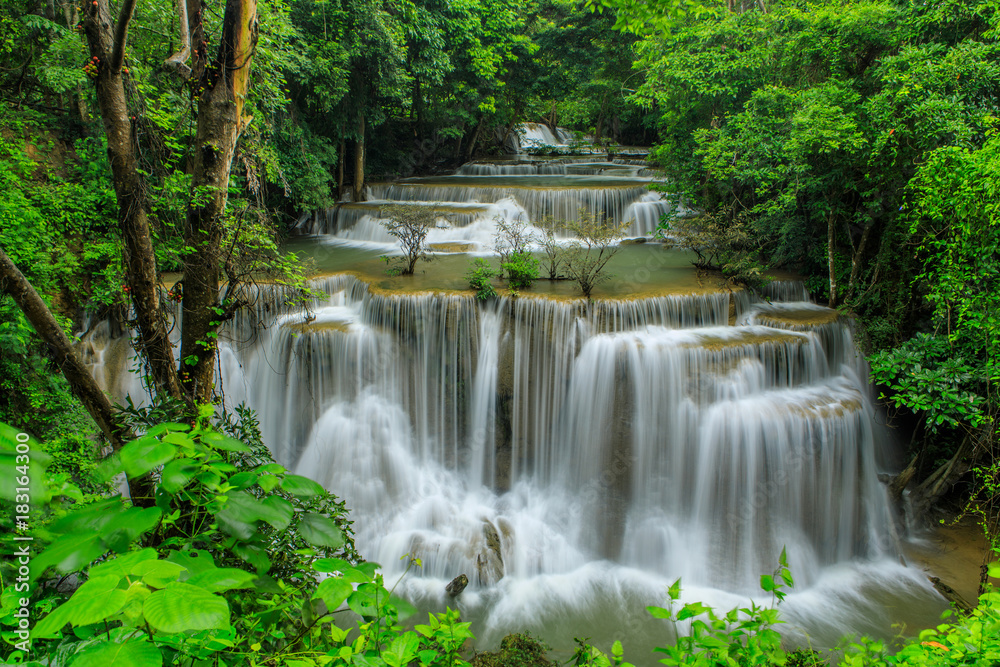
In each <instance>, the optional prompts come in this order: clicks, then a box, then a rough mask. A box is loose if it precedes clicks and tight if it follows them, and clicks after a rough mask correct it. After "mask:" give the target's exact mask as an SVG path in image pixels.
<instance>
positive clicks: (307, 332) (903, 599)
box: [223, 278, 937, 664]
mask: <svg viewBox="0 0 1000 667" xmlns="http://www.w3.org/2000/svg"><path fill="white" fill-rule="evenodd" d="M320 287H321V288H322V289H325V290H326V292H327V293H328V295H329V296H328V298H326V299H320V300H318V301H317V303H316V304H314V306H313V308H312V309H311V313H312V316H315V319H312V320H311V321H306V318H305V313H304V312H287V309H286V311H283V312H281V313H280V314H277V315H271V314H269V313H267V312H263V311H262V313H261V317H263V318H264V319H265V320H267V319H269V318H270V321H271V325H270V326H268V327H267V328H266V329H265V331H264V333H262V334H261V335H260V336H259V338H258V339H256V340H254V341H253V342H252V343H250V344H235V343H233V344H229V345H227V347H228V349H229V350H230V351H231V352H232V354H233V356H234V358H235V359H237V360H238V361H239V363H238V364H228V365H226V374H225V377H224V379H223V386H224V387H225V390H226V397H227V402H230V403H232V404H235V403H238V402H239V401H243V400H245V401H247V402H248V403H249V404H250V405H251V406H252V407H253V408H254V409H255V410H257V413H258V415H259V417H260V420H261V425H262V429H263V433H264V435H265V439H266V441H267V442H268V444H269V446H270V447H271V448H272V451H273V452H274V454H275V456H276V457H277V459H278V460H279V461H280V462H281V463H283V464H285V465H286V466H288V467H290V468H292V469H293V470H295V471H297V472H298V473H300V474H304V475H308V476H310V477H312V478H314V479H316V480H318V481H320V482H321V483H322V484H324V485H325V486H326V487H327V488H329V489H330V490H332V491H334V492H335V493H337V494H339V495H341V496H342V497H344V498H345V499H346V501H347V503H348V506H349V507H350V508H351V509H352V512H353V515H352V516H353V518H354V520H355V521H356V523H355V526H356V528H357V530H358V533H357V542H358V546H359V549H360V550H361V551H362V553H364V554H366V556H367V557H369V558H371V559H373V560H375V561H378V562H380V563H382V564H383V566H384V569H385V571H386V574H387V578H389V579H393V578H394V577H396V576H398V575H399V574H400V573H401V570H402V567H403V566H402V564H401V563H400V560H399V559H400V557H401V556H402V555H403V554H407V553H409V554H412V555H414V556H417V557H419V558H421V559H422V561H423V564H424V566H423V569H422V570H421V571H420V572H418V573H416V574H411V575H408V578H407V579H406V580H404V582H403V583H402V584H401V586H400V589H399V590H401V591H402V592H403V593H404V594H405V595H406V596H408V597H410V599H411V600H413V601H414V602H415V603H417V604H418V605H419V606H420V607H423V608H428V609H441V608H443V607H444V606H445V605H446V604H451V605H456V604H457V605H458V607H459V608H460V609H462V611H463V613H465V614H466V616H467V618H469V619H471V620H474V621H475V623H476V625H475V628H474V629H475V630H476V631H477V633H478V635H479V636H480V640H481V642H483V645H489V644H491V643H495V642H496V641H498V640H499V638H500V637H502V636H503V635H504V634H505V633H507V632H511V631H517V630H522V629H526V628H527V629H531V630H533V631H534V632H537V633H541V634H542V635H543V636H544V637H545V638H546V639H548V640H549V642H550V643H554V644H555V645H556V646H557V647H559V648H565V647H566V644H567V642H568V641H569V639H570V638H571V636H572V635H573V633H574V632H575V633H576V634H577V635H579V634H581V633H583V632H585V631H588V628H591V626H590V623H591V622H592V621H593V620H594V619H596V618H598V617H602V618H603V616H604V613H605V612H606V610H621V615H620V616H619V618H620V620H621V623H620V624H616V623H613V622H611V621H607V622H606V623H603V624H602V623H597V624H596V625H595V626H593V628H592V629H590V630H589V631H590V632H592V633H599V634H598V635H597V636H598V638H599V639H606V638H608V635H609V633H612V634H615V633H617V635H618V636H620V637H622V638H625V639H627V638H628V637H632V636H633V635H636V636H637V637H638V638H637V639H636V640H635V641H636V645H637V646H641V647H647V646H649V645H653V644H655V643H656V642H657V641H660V642H662V641H666V639H667V632H668V630H667V629H666V628H664V627H662V626H661V625H659V623H658V622H654V621H652V619H648V618H642V616H641V611H642V609H643V608H644V605H646V604H657V603H659V602H661V601H662V599H663V597H662V596H663V593H664V590H665V586H666V585H668V584H669V582H671V581H673V579H675V578H677V577H682V578H683V581H684V585H685V599H689V600H695V599H700V600H703V601H705V602H707V603H712V604H716V605H719V606H721V607H724V608H725V609H728V608H729V607H730V606H733V605H736V604H741V603H745V602H746V600H747V599H748V598H750V597H751V596H753V597H755V598H756V599H758V601H763V602H769V597H765V596H763V594H761V593H760V591H759V588H758V577H759V575H760V574H763V573H768V572H770V571H771V570H773V568H774V566H775V563H776V561H777V557H778V554H779V553H780V552H781V550H782V548H786V549H787V552H788V556H789V561H790V564H791V568H792V571H793V573H794V575H795V577H796V588H795V589H794V591H793V592H792V594H791V595H790V596H789V598H788V600H787V601H786V603H785V604H784V609H785V610H786V614H787V618H788V620H790V621H791V625H790V626H789V627H788V632H789V634H791V635H795V636H802V635H805V634H808V635H809V636H810V637H811V640H812V641H814V642H817V643H824V642H829V643H833V642H835V641H836V640H837V639H838V638H839V637H840V636H841V635H842V634H845V633H849V632H851V631H856V630H864V631H866V632H876V633H877V632H885V633H886V634H889V628H888V624H889V619H890V617H891V613H890V612H889V611H888V610H887V609H886V608H885V606H884V604H883V603H882V602H879V600H880V599H884V600H891V601H893V602H892V603H891V604H890V606H893V605H897V604H898V605H903V604H905V605H910V606H911V607H914V608H916V607H921V608H923V609H930V610H931V612H930V613H931V614H932V615H933V611H935V610H936V609H937V608H936V607H935V604H936V603H935V602H934V599H935V595H934V593H933V592H932V591H931V589H930V587H929V585H928V584H927V582H926V581H925V580H923V578H922V577H921V576H920V574H919V573H918V572H915V571H913V570H910V569H908V568H906V567H904V566H902V565H901V564H900V561H899V551H898V542H899V540H900V536H898V535H897V534H896V528H895V526H896V523H895V521H894V518H893V509H892V507H891V505H890V501H889V498H888V495H887V492H886V488H885V486H884V484H883V483H882V482H880V481H879V477H878V476H879V473H880V472H884V471H885V466H886V461H888V460H889V459H890V456H889V452H888V450H887V444H886V442H885V434H884V433H883V432H882V430H881V428H880V427H879V426H878V424H877V419H876V418H875V415H874V413H873V409H872V405H871V401H870V399H869V392H868V387H867V385H866V383H865V381H864V379H863V378H864V377H865V375H864V362H863V359H861V358H860V357H858V356H857V354H856V353H855V351H854V344H853V339H852V336H851V329H850V326H849V323H847V322H844V321H843V320H842V319H840V318H839V317H838V316H836V314H835V313H833V311H828V310H827V309H823V308H820V307H817V306H814V305H812V304H809V303H798V302H791V303H788V302H784V303H783V302H777V301H775V302H773V303H757V302H751V301H750V300H748V299H746V298H742V299H738V300H736V301H734V302H733V304H732V308H735V310H734V311H732V312H731V304H730V301H731V298H730V295H729V294H727V293H718V294H706V295H700V296H699V295H692V296H674V297H655V298H649V299H641V300H635V301H620V302H619V301H606V302H595V303H593V304H590V305H587V304H585V303H584V302H582V301H579V302H572V301H571V302H560V301H550V300H544V299H525V298H521V299H517V300H512V301H511V300H505V299H503V300H500V301H498V302H494V303H492V304H482V305H481V304H479V303H478V302H476V301H475V300H474V299H473V298H471V297H462V296H446V295H433V294H420V295H396V296H390V295H382V294H374V293H371V292H369V291H368V289H367V288H366V286H365V285H364V284H362V283H357V282H355V281H352V280H351V279H345V278H339V279H334V280H327V281H326V282H325V283H322V284H321V285H320ZM776 289H778V288H776ZM797 290H800V287H794V288H793V287H789V288H788V289H786V290H785V291H786V292H787V293H788V294H789V295H791V296H794V295H795V294H794V293H795V292H796V291H797ZM778 291H780V289H778ZM272 298H273V296H272ZM265 301H266V299H262V302H265ZM273 310H281V309H280V308H274V309H273ZM731 315H732V319H731ZM807 315H808V316H809V318H807ZM810 318H811V319H810ZM731 321H733V322H736V323H737V324H736V325H731V324H730V322H731ZM761 321H767V322H769V324H768V325H765V324H761V323H760V322H761ZM810 322H811V323H812V324H810ZM238 332H239V326H235V325H234V327H233V335H232V338H241V334H239V333H238ZM459 574H466V575H467V576H468V577H469V580H470V582H471V584H470V586H469V588H468V589H467V590H466V592H465V593H463V594H462V596H461V597H460V598H458V599H457V600H451V599H450V598H447V597H446V594H445V591H444V586H445V584H446V583H447V582H448V581H449V580H450V579H452V578H453V577H455V576H457V575H459ZM616 613H617V612H616ZM893 620H898V619H893ZM602 625H603V630H601V627H602ZM560 632H565V634H562V635H560V634H559V633H560ZM626 633H628V637H626ZM632 657H633V658H634V659H637V660H639V661H640V662H643V661H646V662H645V663H644V664H651V662H652V661H651V660H648V661H647V660H646V658H644V657H643V654H642V653H641V652H640V653H639V654H638V655H633V656H632Z"/></svg>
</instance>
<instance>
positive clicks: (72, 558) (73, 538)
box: [31, 534, 105, 577]
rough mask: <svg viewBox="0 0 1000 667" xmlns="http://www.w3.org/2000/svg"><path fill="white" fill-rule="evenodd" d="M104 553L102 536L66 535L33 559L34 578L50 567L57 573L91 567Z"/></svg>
mask: <svg viewBox="0 0 1000 667" xmlns="http://www.w3.org/2000/svg"><path fill="white" fill-rule="evenodd" d="M104 552H105V549H104V545H103V544H102V542H101V537H100V535H95V534H90V535H66V536H64V537H60V538H59V539H57V540H56V541H55V542H53V543H52V544H50V545H49V546H48V548H47V549H45V551H43V552H42V553H40V554H39V555H38V556H36V557H35V558H34V559H32V561H31V571H32V576H33V577H37V576H38V575H40V574H42V573H43V572H44V571H45V570H47V569H48V568H50V567H51V568H52V569H54V570H55V571H56V572H62V573H67V572H76V571H77V570H82V569H83V568H85V567H86V566H87V565H90V564H91V563H92V562H94V561H95V560H97V558H98V557H100V556H101V555H102V554H103V553H104Z"/></svg>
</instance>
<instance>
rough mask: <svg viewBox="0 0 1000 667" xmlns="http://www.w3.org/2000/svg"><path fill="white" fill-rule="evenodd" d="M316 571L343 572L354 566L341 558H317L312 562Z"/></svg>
mask: <svg viewBox="0 0 1000 667" xmlns="http://www.w3.org/2000/svg"><path fill="white" fill-rule="evenodd" d="M312 566H313V569H314V570H316V571H317V572H344V571H345V570H347V569H348V568H351V567H354V566H353V565H351V564H350V563H348V562H347V561H346V560H344V559H342V558H319V559H317V560H316V561H314V562H313V564H312Z"/></svg>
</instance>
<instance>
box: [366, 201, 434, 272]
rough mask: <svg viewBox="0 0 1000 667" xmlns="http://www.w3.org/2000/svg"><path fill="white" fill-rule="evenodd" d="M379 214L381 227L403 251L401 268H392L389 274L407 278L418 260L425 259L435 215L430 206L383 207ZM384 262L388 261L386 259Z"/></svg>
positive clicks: (399, 205)
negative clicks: (427, 241)
mask: <svg viewBox="0 0 1000 667" xmlns="http://www.w3.org/2000/svg"><path fill="white" fill-rule="evenodd" d="M379 212H380V213H381V214H382V217H383V218H384V219H383V220H381V223H382V226H383V227H385V230H386V231H387V232H389V233H390V234H391V235H393V236H395V237H396V238H397V239H399V245H400V247H401V248H402V250H403V257H402V262H401V266H397V267H393V268H391V269H390V271H391V272H393V273H395V274H397V275H403V276H408V275H412V274H413V267H415V266H416V264H417V260H418V259H420V258H424V259H427V255H426V251H427V247H426V245H425V241H426V240H427V233H428V232H429V231H430V230H431V227H433V226H434V224H435V220H436V219H437V214H436V213H435V212H434V209H433V208H432V207H430V206H405V205H402V204H396V205H393V206H383V207H382V208H381V209H379ZM386 261H387V262H388V261H390V260H389V259H388V258H387V259H386Z"/></svg>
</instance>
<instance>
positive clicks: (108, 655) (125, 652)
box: [69, 639, 163, 667]
mask: <svg viewBox="0 0 1000 667" xmlns="http://www.w3.org/2000/svg"><path fill="white" fill-rule="evenodd" d="M69 664H70V667H160V666H161V665H162V664H163V656H162V655H160V650H159V649H158V648H156V646H154V645H153V644H152V643H151V642H149V641H146V640H145V639H139V640H133V641H129V642H125V643H124V644H115V643H112V642H102V643H100V644H97V645H95V646H88V647H87V648H85V649H83V650H82V651H80V652H79V653H77V654H76V655H75V656H73V661H72V662H71V663H69Z"/></svg>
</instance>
